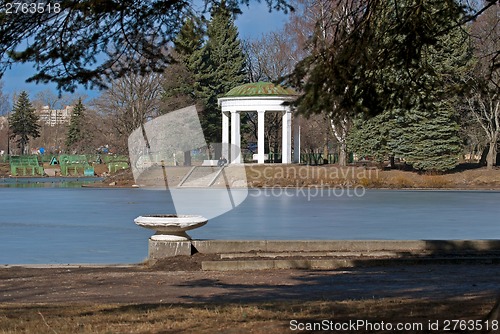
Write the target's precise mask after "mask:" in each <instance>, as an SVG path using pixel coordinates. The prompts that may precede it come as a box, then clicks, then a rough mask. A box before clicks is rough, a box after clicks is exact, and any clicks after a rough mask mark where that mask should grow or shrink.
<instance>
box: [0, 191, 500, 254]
mask: <svg viewBox="0 0 500 334" xmlns="http://www.w3.org/2000/svg"><path fill="white" fill-rule="evenodd" d="M312 195H314V196H312ZM351 195H352V194H351ZM499 204H500V192H494V191H390V190H367V191H366V193H363V196H349V195H348V194H344V195H342V196H334V195H333V194H329V193H326V194H321V193H313V194H311V193H307V192H303V191H297V190H295V189H286V190H285V189H272V190H271V189H268V190H251V191H250V192H249V196H248V197H247V199H246V200H245V201H244V202H243V203H242V204H241V205H240V206H238V207H237V208H236V209H234V210H232V211H230V212H228V213H226V214H224V215H222V216H219V217H217V218H214V219H211V220H210V221H209V222H208V224H207V225H205V226H204V227H202V228H199V229H197V230H193V231H191V232H190V233H189V234H190V235H191V236H192V237H193V238H196V239H233V240H234V239H242V240H259V239H281V240H301V239H312V240H314V239H315V240H319V239H365V240H368V239H406V240H413V239H427V240H431V239H434V240H436V239H500V219H499V217H500V205H499ZM173 212H174V209H173V205H172V201H171V199H170V197H169V195H168V193H167V192H166V191H148V190H142V189H97V188H64V187H53V188H52V187H51V188H46V187H35V188H22V187H0V264H16V263H17V264H18V263H136V262H140V261H142V260H144V259H145V258H146V257H147V239H148V237H149V236H150V235H151V234H152V232H151V231H148V230H145V229H141V228H139V227H137V226H136V225H135V224H134V223H133V220H134V218H136V217H138V216H140V215H144V214H155V213H173Z"/></svg>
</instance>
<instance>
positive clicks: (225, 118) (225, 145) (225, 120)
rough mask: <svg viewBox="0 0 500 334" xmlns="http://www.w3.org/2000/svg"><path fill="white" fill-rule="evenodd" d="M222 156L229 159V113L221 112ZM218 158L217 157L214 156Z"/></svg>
mask: <svg viewBox="0 0 500 334" xmlns="http://www.w3.org/2000/svg"><path fill="white" fill-rule="evenodd" d="M222 156H223V157H224V158H226V159H228V160H229V113H228V112H222ZM215 158H216V159H219V157H215Z"/></svg>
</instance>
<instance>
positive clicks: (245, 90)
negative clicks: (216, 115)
mask: <svg viewBox="0 0 500 334" xmlns="http://www.w3.org/2000/svg"><path fill="white" fill-rule="evenodd" d="M296 95H298V94H297V92H295V91H294V90H293V89H291V88H284V87H282V86H279V85H275V84H273V83H272V82H262V81H260V82H252V83H247V84H244V85H241V86H237V87H234V88H233V89H231V90H230V91H229V92H227V93H226V94H225V95H224V97H251V96H296Z"/></svg>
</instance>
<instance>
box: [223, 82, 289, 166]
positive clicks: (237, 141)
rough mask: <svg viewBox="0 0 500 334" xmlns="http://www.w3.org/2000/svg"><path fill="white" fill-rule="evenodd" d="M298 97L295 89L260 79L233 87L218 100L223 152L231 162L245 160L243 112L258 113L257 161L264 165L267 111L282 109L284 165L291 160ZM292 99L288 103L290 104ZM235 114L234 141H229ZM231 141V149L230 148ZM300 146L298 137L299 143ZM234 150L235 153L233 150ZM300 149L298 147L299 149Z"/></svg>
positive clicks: (282, 160) (280, 111) (282, 159)
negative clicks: (293, 122)
mask: <svg viewBox="0 0 500 334" xmlns="http://www.w3.org/2000/svg"><path fill="white" fill-rule="evenodd" d="M296 98H297V93H296V92H295V91H293V90H292V89H287V88H284V87H282V86H278V85H275V84H273V83H270V82H256V83H249V84H245V85H241V86H238V87H235V88H233V89H231V90H230V91H229V92H228V93H227V94H226V95H224V96H223V97H221V98H219V99H218V102H219V105H220V107H221V109H222V155H223V156H224V157H228V158H229V161H230V162H231V163H241V155H240V146H241V133H240V126H241V124H240V114H241V113H242V112H257V114H258V118H257V127H258V131H257V159H256V160H257V163H259V164H263V163H264V160H265V155H264V126H265V121H264V120H265V117H264V115H265V113H266V112H279V113H282V115H283V116H282V117H283V122H282V126H283V129H282V131H283V133H282V157H281V162H282V163H284V164H287V163H290V162H291V152H292V148H291V147H292V144H291V142H292V140H291V138H292V137H291V136H292V110H291V107H290V103H289V102H292V101H294V100H295V99H296ZM287 102H288V103H287ZM230 117H231V141H229V118H230ZM229 144H231V150H229ZM297 145H298V140H296V143H295V146H297ZM229 151H231V152H229ZM295 151H297V149H296V150H295Z"/></svg>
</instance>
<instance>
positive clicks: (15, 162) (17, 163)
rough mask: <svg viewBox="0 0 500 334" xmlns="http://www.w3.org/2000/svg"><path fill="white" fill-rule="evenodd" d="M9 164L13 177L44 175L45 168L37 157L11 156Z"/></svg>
mask: <svg viewBox="0 0 500 334" xmlns="http://www.w3.org/2000/svg"><path fill="white" fill-rule="evenodd" d="M9 164H10V174H11V175H12V176H28V175H30V176H35V175H40V176H43V175H44V170H43V166H41V165H40V162H39V161H38V157H37V156H36V155H15V156H10V158H9Z"/></svg>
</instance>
